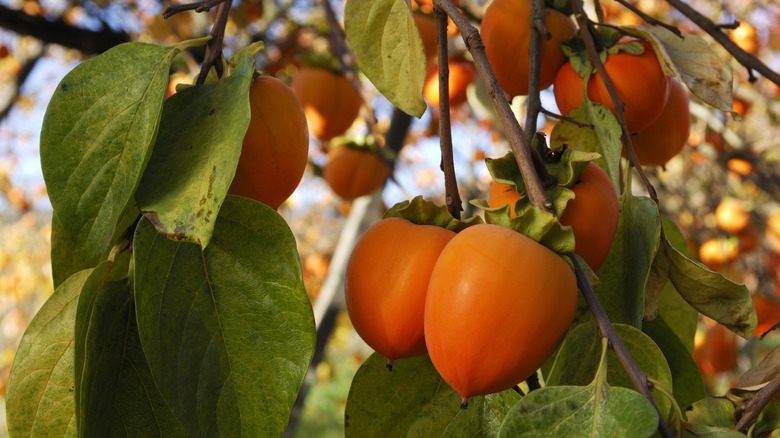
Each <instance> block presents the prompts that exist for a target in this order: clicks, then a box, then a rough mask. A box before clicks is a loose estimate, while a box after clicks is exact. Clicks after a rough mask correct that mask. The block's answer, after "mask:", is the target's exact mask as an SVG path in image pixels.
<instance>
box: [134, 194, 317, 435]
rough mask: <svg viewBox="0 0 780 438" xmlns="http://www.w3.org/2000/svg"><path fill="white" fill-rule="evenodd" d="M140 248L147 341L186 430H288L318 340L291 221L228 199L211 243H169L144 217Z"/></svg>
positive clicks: (139, 288)
mask: <svg viewBox="0 0 780 438" xmlns="http://www.w3.org/2000/svg"><path fill="white" fill-rule="evenodd" d="M133 249H134V257H135V303H136V314H137V319H138V330H139V333H140V337H141V344H142V345H143V350H144V353H145V354H146V357H147V359H148V361H149V366H150V368H151V370H152V374H153V375H154V381H155V382H156V383H157V386H158V388H159V389H160V392H161V393H162V395H163V397H164V398H165V400H166V401H167V403H168V405H169V406H170V407H171V409H172V410H173V412H174V414H176V416H177V417H178V418H179V420H180V421H181V422H182V424H183V425H184V427H185V429H186V430H187V432H188V433H189V434H192V435H198V436H216V435H223V436H239V435H242V434H257V435H261V436H280V435H281V434H282V432H283V431H284V429H285V426H286V424H287V420H288V417H289V415H290V409H291V407H292V404H293V402H295V398H296V396H297V393H298V390H299V388H300V386H301V384H302V383H303V378H304V376H305V374H306V371H307V368H308V365H309V362H310V361H311V357H312V354H313V351H314V343H315V334H314V319H313V314H312V309H311V305H310V303H309V299H308V297H307V295H306V291H305V290H304V287H303V278H302V269H301V262H300V258H299V255H298V252H297V249H296V244H295V240H294V238H293V235H292V233H291V231H290V229H289V227H288V226H287V223H286V222H285V221H284V219H282V217H281V216H279V214H278V213H276V212H275V211H274V210H273V209H271V208H270V207H267V206H265V205H263V204H261V203H259V202H255V201H252V200H250V199H246V198H241V197H237V196H228V197H227V198H226V199H225V202H224V204H223V205H222V209H221V210H220V213H219V216H218V217H217V220H216V225H215V228H214V234H213V237H212V242H211V244H210V245H209V246H208V247H207V248H205V249H203V250H201V247H200V246H198V245H196V244H192V243H188V242H175V241H172V240H170V239H167V238H165V237H163V236H161V235H159V234H158V233H157V232H156V231H155V229H154V227H153V226H152V224H151V223H150V222H149V221H148V220H146V219H142V220H141V222H140V223H139V224H138V227H137V229H136V234H135V239H134V243H133Z"/></svg>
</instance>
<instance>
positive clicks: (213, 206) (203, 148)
mask: <svg viewBox="0 0 780 438" xmlns="http://www.w3.org/2000/svg"><path fill="white" fill-rule="evenodd" d="M261 47H262V43H257V44H256V45H254V46H250V48H248V49H247V50H244V51H242V52H241V53H240V56H239V59H238V60H237V64H236V66H235V68H234V69H233V70H232V71H231V75H230V76H229V77H225V78H222V80H220V81H218V82H215V83H208V84H205V85H196V86H193V87H188V88H185V89H184V90H182V91H180V92H178V93H176V94H174V95H173V96H171V98H169V99H168V100H166V101H165V107H164V108H163V114H162V121H161V122H160V134H159V135H158V136H157V143H156V144H155V147H154V153H153V154H152V158H151V159H150V160H149V165H148V166H147V167H146V171H145V172H144V175H143V179H142V180H141V185H140V186H139V187H138V192H137V193H136V199H137V201H138V206H139V207H140V208H141V211H143V214H144V216H146V218H147V219H149V220H150V221H151V222H152V223H153V224H154V226H155V227H156V228H157V230H158V231H159V232H160V233H162V234H164V235H166V236H168V237H170V238H173V239H177V240H184V241H187V242H194V243H198V244H200V245H201V246H203V247H204V248H205V247H206V246H207V245H208V243H209V241H210V240H211V233H212V232H213V229H214V220H215V219H216V217H217V214H218V213H219V207H220V205H222V201H223V200H224V199H225V195H226V194H227V190H228V187H229V186H230V182H231V181H232V180H233V176H234V175H235V173H236V166H237V165H238V158H239V156H240V155H241V143H242V141H243V139H244V134H245V133H246V130H247V127H248V126H249V118H250V110H249V86H250V85H251V84H252V77H253V74H254V69H255V67H254V60H255V55H256V54H257V51H258V50H260V48H261ZM249 49H251V50H249Z"/></svg>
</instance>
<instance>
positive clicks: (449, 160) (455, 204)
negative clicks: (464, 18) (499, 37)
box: [433, 5, 463, 219]
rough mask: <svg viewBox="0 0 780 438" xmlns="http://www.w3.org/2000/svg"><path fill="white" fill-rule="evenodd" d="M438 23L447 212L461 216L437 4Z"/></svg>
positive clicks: (443, 18) (443, 20)
mask: <svg viewBox="0 0 780 438" xmlns="http://www.w3.org/2000/svg"><path fill="white" fill-rule="evenodd" d="M433 16H434V18H435V23H436V45H437V48H438V50H437V53H438V55H437V56H438V61H439V108H438V110H439V147H440V148H441V170H442V172H444V191H445V198H444V199H445V200H446V201H445V202H446V204H447V211H449V212H450V214H451V215H452V217H454V218H455V219H460V212H461V211H463V205H462V204H463V201H461V199H460V193H459V192H458V181H457V179H456V177H455V160H454V158H453V154H452V126H451V125H450V80H449V76H450V68H449V54H448V53H447V14H446V13H444V11H443V10H442V9H441V8H439V7H438V6H435V5H434V7H433Z"/></svg>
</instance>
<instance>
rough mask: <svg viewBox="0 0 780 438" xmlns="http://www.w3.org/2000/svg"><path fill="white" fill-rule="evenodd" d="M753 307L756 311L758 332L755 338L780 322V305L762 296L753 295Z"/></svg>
mask: <svg viewBox="0 0 780 438" xmlns="http://www.w3.org/2000/svg"><path fill="white" fill-rule="evenodd" d="M753 307H754V308H755V309H756V318H757V323H756V330H755V331H754V332H753V336H756V337H760V336H761V335H762V334H764V332H766V331H767V330H769V329H770V328H772V326H773V325H775V324H776V323H777V322H778V321H780V304H778V302H777V301H775V300H773V299H771V298H769V297H765V296H763V295H761V294H756V295H753Z"/></svg>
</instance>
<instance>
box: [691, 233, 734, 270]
mask: <svg viewBox="0 0 780 438" xmlns="http://www.w3.org/2000/svg"><path fill="white" fill-rule="evenodd" d="M738 255H739V244H734V243H732V242H731V241H729V240H726V239H718V238H712V239H708V240H706V241H705V242H704V243H702V244H701V246H700V247H699V260H700V261H701V262H702V263H703V264H704V266H706V267H708V268H709V269H711V270H713V271H719V270H720V269H721V268H722V267H723V265H725V264H727V263H730V262H733V261H734V260H736V258H737V256H738Z"/></svg>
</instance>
